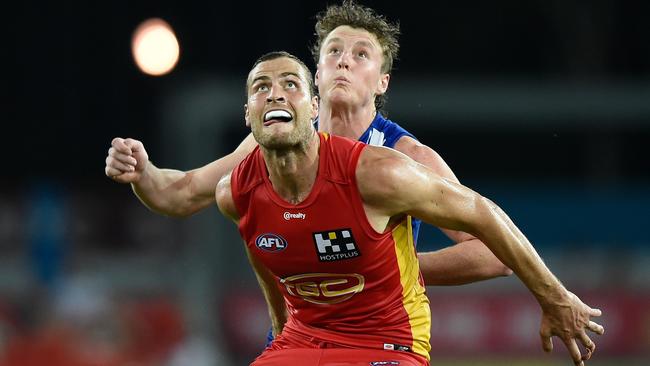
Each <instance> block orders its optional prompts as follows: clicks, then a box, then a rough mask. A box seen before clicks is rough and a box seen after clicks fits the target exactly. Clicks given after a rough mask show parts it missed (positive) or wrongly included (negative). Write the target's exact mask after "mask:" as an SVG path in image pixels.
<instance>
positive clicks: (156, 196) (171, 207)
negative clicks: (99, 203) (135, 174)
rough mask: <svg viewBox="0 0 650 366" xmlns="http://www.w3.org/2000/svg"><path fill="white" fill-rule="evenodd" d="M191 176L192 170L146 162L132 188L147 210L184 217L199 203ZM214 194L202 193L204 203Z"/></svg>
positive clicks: (197, 206)
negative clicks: (163, 166)
mask: <svg viewBox="0 0 650 366" xmlns="http://www.w3.org/2000/svg"><path fill="white" fill-rule="evenodd" d="M192 175H193V174H192V172H183V171H180V170H173V169H160V168H158V167H156V166H155V165H153V164H152V163H151V162H149V163H148V164H147V166H146V167H145V170H144V172H143V173H142V177H141V178H140V179H139V180H138V181H137V182H134V183H131V188H132V189H133V192H134V193H135V195H136V196H137V197H138V199H139V200H140V201H141V202H142V203H143V204H144V205H145V206H146V207H147V208H149V209H150V210H152V211H154V212H156V213H159V214H162V215H167V216H187V215H190V214H192V213H194V212H195V211H197V210H198V209H200V206H201V205H200V202H201V201H200V200H198V199H197V198H199V197H193V194H192V188H191V185H192ZM215 186H216V184H215ZM213 197H214V196H213V194H210V195H205V199H203V200H202V201H203V202H204V206H207V205H209V204H211V203H212V202H213Z"/></svg>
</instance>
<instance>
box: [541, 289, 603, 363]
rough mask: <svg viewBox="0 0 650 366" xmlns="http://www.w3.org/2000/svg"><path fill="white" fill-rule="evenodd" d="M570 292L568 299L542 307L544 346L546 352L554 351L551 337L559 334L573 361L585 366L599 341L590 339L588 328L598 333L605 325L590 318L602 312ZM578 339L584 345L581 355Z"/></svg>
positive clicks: (600, 332)
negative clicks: (596, 342)
mask: <svg viewBox="0 0 650 366" xmlns="http://www.w3.org/2000/svg"><path fill="white" fill-rule="evenodd" d="M567 293H568V296H567V298H566V299H565V301H563V302H561V303H559V304H546V305H543V306H542V311H543V313H542V326H541V328H540V336H541V337H542V348H544V351H546V352H551V351H552V350H553V341H552V340H551V337H552V336H557V337H558V338H560V339H561V340H562V342H564V345H565V346H566V347H567V349H568V350H569V354H570V355H571V358H573V363H574V364H576V365H580V366H584V362H585V361H586V360H588V359H589V358H591V355H592V354H593V353H594V350H595V349H596V344H595V343H594V342H593V341H592V340H591V339H590V338H589V336H588V335H587V331H588V330H589V331H592V332H594V333H596V334H599V335H600V334H603V333H604V332H605V328H603V326H602V325H600V324H597V323H596V322H593V321H591V317H593V316H600V315H601V314H602V312H601V311H600V310H599V309H592V308H591V307H589V306H587V305H586V304H585V303H584V302H582V301H581V300H580V299H579V298H578V297H577V296H576V295H574V294H573V293H571V292H569V291H567ZM578 342H580V343H581V344H582V346H583V347H584V349H585V353H584V354H581V352H580V349H579V348H578Z"/></svg>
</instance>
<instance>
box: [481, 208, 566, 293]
mask: <svg viewBox="0 0 650 366" xmlns="http://www.w3.org/2000/svg"><path fill="white" fill-rule="evenodd" d="M478 206H480V209H479V211H483V213H481V214H479V216H480V217H481V219H480V220H482V222H483V224H482V225H480V227H481V228H484V230H479V231H480V232H477V233H476V234H477V236H478V237H479V238H481V239H483V242H484V243H485V244H486V245H487V246H488V247H489V248H490V250H491V251H492V252H493V253H494V254H495V255H496V256H497V258H499V259H500V260H501V262H503V263H504V264H505V265H507V266H508V267H509V268H511V269H512V271H513V272H514V273H515V274H517V276H518V277H519V278H520V279H521V281H522V282H523V283H524V284H525V285H526V287H528V289H529V290H530V291H531V292H532V293H533V295H534V296H535V297H536V298H537V300H538V301H539V302H540V304H542V305H545V304H546V303H549V302H553V303H555V302H558V301H562V300H564V298H565V297H566V296H567V291H566V289H565V288H564V286H563V285H562V283H561V282H560V281H559V280H558V279H557V278H556V277H555V276H554V275H553V273H551V271H550V270H549V269H548V267H547V266H546V265H545V264H544V262H543V261H542V259H541V258H540V256H539V255H538V253H537V251H536V250H535V248H533V246H532V245H531V244H530V242H529V241H528V239H527V238H526V237H525V236H524V235H523V234H522V233H521V231H520V230H519V229H518V228H517V227H516V226H515V224H514V223H513V222H512V220H510V218H509V217H508V216H507V215H506V214H505V212H503V210H501V208H499V207H498V206H497V205H496V204H494V203H493V202H491V201H490V200H488V199H486V198H483V199H481V203H480V204H478Z"/></svg>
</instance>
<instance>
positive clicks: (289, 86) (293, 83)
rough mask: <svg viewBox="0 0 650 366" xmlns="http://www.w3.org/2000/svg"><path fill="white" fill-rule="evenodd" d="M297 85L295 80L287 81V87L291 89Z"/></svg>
mask: <svg viewBox="0 0 650 366" xmlns="http://www.w3.org/2000/svg"><path fill="white" fill-rule="evenodd" d="M297 87H298V85H296V83H295V82H293V81H291V80H289V81H287V88H292V89H294V88H297Z"/></svg>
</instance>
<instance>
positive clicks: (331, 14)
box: [311, 0, 400, 110]
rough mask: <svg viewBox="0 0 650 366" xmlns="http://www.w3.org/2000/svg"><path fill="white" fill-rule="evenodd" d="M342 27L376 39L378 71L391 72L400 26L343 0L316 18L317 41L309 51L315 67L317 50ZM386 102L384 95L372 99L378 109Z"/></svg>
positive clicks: (317, 56)
mask: <svg viewBox="0 0 650 366" xmlns="http://www.w3.org/2000/svg"><path fill="white" fill-rule="evenodd" d="M343 25H347V26H350V27H352V28H360V29H364V30H366V31H368V32H370V33H371V34H373V35H374V36H375V37H377V40H378V41H379V44H380V45H381V48H382V51H383V55H384V62H383V63H382V65H381V72H382V73H385V74H388V73H390V72H391V71H392V69H393V61H394V60H396V59H397V53H398V52H399V42H398V41H397V37H398V36H399V34H400V31H399V23H398V22H396V23H390V22H389V21H388V20H386V18H385V17H384V16H382V15H380V14H377V13H376V12H375V11H374V10H373V9H371V8H368V7H365V6H363V5H359V4H357V3H356V2H355V1H354V0H344V1H343V3H342V4H341V5H331V6H328V7H327V9H325V10H324V11H322V12H321V13H319V14H318V15H316V26H315V30H316V33H315V35H316V42H315V43H314V45H313V46H312V49H311V53H312V56H313V57H314V62H315V63H316V65H318V61H319V59H320V50H321V47H322V46H323V41H325V38H327V36H328V35H329V34H330V33H331V32H332V31H333V30H334V29H336V28H337V27H340V26H343ZM385 101H386V96H385V95H378V96H377V97H376V98H375V108H377V110H380V109H381V108H382V107H383V106H384V104H385Z"/></svg>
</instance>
